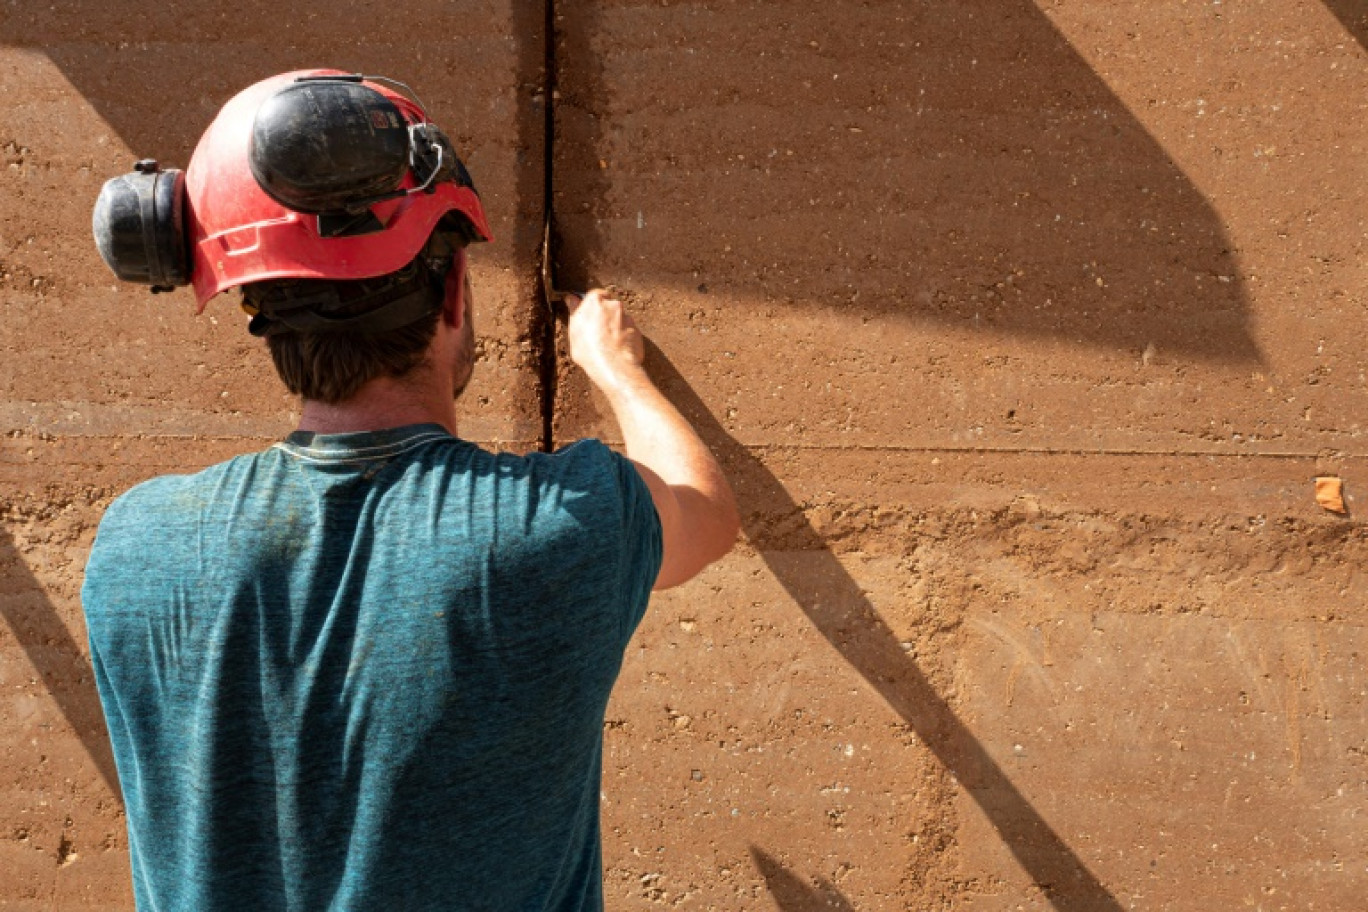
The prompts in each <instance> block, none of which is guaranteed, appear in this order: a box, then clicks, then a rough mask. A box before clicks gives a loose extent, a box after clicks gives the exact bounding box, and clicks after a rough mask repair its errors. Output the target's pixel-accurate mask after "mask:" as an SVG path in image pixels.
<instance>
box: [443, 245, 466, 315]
mask: <svg viewBox="0 0 1368 912" xmlns="http://www.w3.org/2000/svg"><path fill="white" fill-rule="evenodd" d="M465 289H466V255H465V250H464V249H463V248H462V249H458V250H456V251H454V252H453V253H452V254H451V268H450V269H448V270H447V274H446V289H445V292H446V297H445V298H444V299H443V301H442V322H444V323H446V324H447V325H448V326H450V327H451V328H452V329H460V328H461V324H462V323H464V322H465V312H466V307H465Z"/></svg>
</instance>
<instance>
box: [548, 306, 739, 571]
mask: <svg viewBox="0 0 1368 912" xmlns="http://www.w3.org/2000/svg"><path fill="white" fill-rule="evenodd" d="M566 302H567V303H568V304H569V306H570V324H569V337H570V357H571V358H572V359H574V362H575V363H576V364H578V365H579V366H580V368H581V369H582V370H583V371H584V372H585V373H586V374H588V375H589V379H590V380H591V381H592V382H593V384H594V385H595V386H597V387H598V388H599V390H600V391H601V392H602V393H603V394H604V395H605V396H606V397H607V398H608V405H609V407H610V408H612V410H613V416H614V417H615V418H617V421H618V426H619V427H621V428H622V439H623V442H624V443H625V444H626V447H627V458H628V459H630V460H632V463H633V464H634V465H635V466H636V468H637V472H638V473H640V475H641V477H642V479H643V480H644V481H645V482H646V486H647V487H648V488H650V491H651V501H652V502H653V503H654V504H655V508H656V513H657V514H658V515H659V516H660V527H661V533H662V537H663V539H664V545H665V547H664V551H665V555H664V560H663V561H662V563H661V567H660V573H659V575H658V576H657V577H656V581H655V588H657V589H668V588H669V587H671V586H677V585H679V584H680V583H683V582H685V581H687V580H689V579H692V578H693V577H694V576H696V575H697V574H698V572H699V571H700V570H702V569H703V568H704V567H706V566H707V565H708V564H710V563H712V562H713V561H715V560H717V559H718V558H720V557H721V556H722V555H724V554H726V553H727V552H728V551H730V550H731V547H732V545H733V544H735V543H736V534H737V531H738V530H739V528H740V519H739V517H738V516H737V511H736V500H735V498H734V497H733V496H732V491H731V486H730V485H728V484H727V479H726V478H725V477H724V476H723V474H722V469H721V468H720V467H719V466H718V465H717V461H716V460H715V459H713V456H712V453H711V452H709V450H708V447H707V446H706V445H705V444H704V443H703V441H702V440H700V439H699V437H698V434H697V433H695V431H694V429H693V428H692V427H690V425H689V423H688V422H687V421H685V420H684V417H683V416H682V415H680V414H679V411H678V410H677V409H676V408H675V407H674V406H673V405H671V404H670V401H669V400H668V399H666V398H665V397H664V396H663V395H661V393H660V391H659V390H658V389H656V387H655V384H653V383H652V382H651V379H650V377H648V376H647V375H646V369H645V367H643V361H644V360H645V339H644V338H643V336H642V335H641V331H640V330H638V329H637V328H636V323H635V322H633V320H632V318H631V317H630V316H628V314H627V313H626V312H625V311H624V310H623V309H622V304H621V303H620V302H618V301H615V300H613V299H611V298H608V297H606V296H605V295H604V294H603V292H602V291H599V290H594V291H591V292H589V293H588V294H587V295H585V296H584V298H583V299H582V300H576V299H575V298H574V297H573V296H567V298H566Z"/></svg>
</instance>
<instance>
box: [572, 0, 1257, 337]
mask: <svg viewBox="0 0 1368 912" xmlns="http://www.w3.org/2000/svg"><path fill="white" fill-rule="evenodd" d="M713 7H714V5H703V6H702V8H700V5H697V4H684V5H682V6H681V5H675V7H672V8H670V9H662V10H660V11H659V12H658V13H657V12H651V11H648V10H647V9H646V8H645V7H642V6H639V5H630V4H620V3H617V2H615V0H584V2H582V3H576V4H574V15H573V16H570V15H567V16H566V17H565V20H564V22H563V23H562V24H561V28H560V30H559V35H558V37H559V43H560V51H559V53H558V55H557V58H558V60H561V61H564V63H563V64H562V65H561V66H560V67H559V69H560V72H559V73H558V85H559V86H560V88H561V92H562V102H561V103H560V104H559V105H558V106H557V112H556V143H555V156H556V173H557V187H556V188H555V194H554V200H555V208H556V213H557V220H558V223H559V225H560V227H561V229H562V231H563V233H564V236H563V243H562V244H561V245H560V248H559V249H560V251H561V254H562V256H563V260H564V262H563V263H560V264H558V268H559V270H560V272H561V273H563V278H564V280H565V282H566V283H567V285H568V286H573V287H591V286H593V285H594V284H601V283H602V282H604V281H619V282H627V283H628V284H632V283H631V282H629V281H628V280H627V278H625V277H635V279H634V280H640V279H642V278H645V277H649V279H650V281H652V282H659V283H666V284H669V285H672V286H674V287H676V288H678V289H679V290H681V291H684V292H687V293H690V294H692V293H693V292H694V290H695V287H697V289H698V292H700V293H703V294H711V295H715V296H717V298H720V299H723V300H726V301H727V302H728V303H727V305H726V307H727V309H728V310H731V311H738V310H740V311H742V312H745V311H746V310H747V309H756V310H760V311H762V312H764V311H767V310H769V309H770V308H771V306H772V305H775V304H780V305H789V306H799V307H828V308H831V309H833V310H836V311H853V312H855V313H858V314H861V315H869V314H878V315H889V316H894V317H897V318H900V319H904V320H907V321H912V322H916V323H931V324H934V325H944V326H950V327H957V328H964V329H968V330H971V331H975V332H987V333H996V334H1001V333H1007V334H1012V335H1016V336H1021V337H1026V338H1045V339H1060V340H1064V341H1067V342H1070V343H1075V344H1077V343H1082V344H1085V345H1090V346H1095V347H1102V348H1106V349H1117V348H1120V349H1123V350H1128V351H1129V350H1134V351H1136V352H1139V351H1142V350H1144V349H1146V347H1147V345H1154V346H1156V347H1157V349H1159V350H1162V351H1169V352H1181V353H1184V354H1186V355H1188V356H1191V357H1195V358H1200V359H1203V360H1206V361H1210V362H1215V363H1236V364H1248V363H1256V364H1257V363H1261V362H1262V361H1263V355H1262V353H1261V351H1260V350H1259V347H1258V344H1257V342H1256V340H1255V338H1254V335H1253V332H1252V325H1251V317H1250V308H1249V302H1248V300H1247V294H1246V290H1245V285H1244V281H1243V279H1242V277H1241V275H1240V267H1239V263H1238V259H1237V251H1236V250H1234V249H1233V242H1232V241H1231V240H1230V238H1229V237H1228V235H1227V233H1226V229H1225V225H1224V223H1223V221H1222V218H1221V216H1220V214H1219V213H1218V212H1217V211H1216V210H1215V209H1214V208H1213V206H1212V205H1211V204H1210V202H1208V201H1207V199H1206V198H1205V197H1204V196H1203V194H1202V192H1201V190H1200V189H1199V188H1198V187H1197V186H1196V185H1195V184H1194V183H1193V182H1192V180H1191V179H1190V178H1188V176H1187V175H1186V174H1184V173H1183V171H1182V170H1181V169H1180V168H1179V167H1178V165H1177V164H1175V162H1174V160H1173V159H1172V158H1171V157H1170V156H1169V154H1168V153H1167V152H1166V151H1165V149H1164V148H1163V147H1162V146H1161V145H1160V144H1159V142H1157V141H1156V139H1155V138H1154V136H1153V135H1151V134H1150V132H1149V131H1148V129H1147V128H1146V127H1145V125H1144V124H1143V123H1141V121H1140V120H1139V119H1138V118H1137V117H1136V116H1135V114H1133V113H1132V112H1131V110H1130V108H1129V107H1127V105H1126V104H1125V103H1124V102H1123V101H1122V100H1121V99H1120V98H1119V97H1117V95H1116V94H1115V93H1114V92H1112V90H1111V89H1110V88H1109V87H1108V86H1107V84H1106V82H1105V81H1104V80H1103V79H1102V78H1100V77H1099V75H1098V74H1097V72H1095V71H1094V69H1093V68H1092V66H1091V65H1090V64H1089V63H1088V62H1087V61H1086V60H1085V59H1084V58H1083V57H1082V56H1080V54H1079V53H1078V52H1077V51H1076V50H1075V49H1074V47H1073V46H1072V45H1071V44H1070V42H1069V41H1068V39H1067V38H1066V37H1065V36H1064V35H1063V34H1062V33H1061V32H1060V31H1059V30H1058V29H1057V28H1056V27H1055V26H1054V24H1053V23H1052V22H1051V21H1050V20H1049V18H1048V17H1047V16H1046V15H1045V14H1044V13H1043V12H1041V10H1040V8H1039V6H1038V4H1037V3H1036V2H1035V0H994V2H989V0H924V2H918V3H915V4H914V3H905V2H896V0H894V2H890V0H873V2H870V0H791V2H787V3H782V4H766V3H761V2H740V3H737V4H734V5H733V4H727V5H725V8H724V9H715V8H713ZM643 270H647V272H646V274H645V275H643ZM703 277H706V284H705V285H704V286H699V285H698V283H699V281H700V278H703Z"/></svg>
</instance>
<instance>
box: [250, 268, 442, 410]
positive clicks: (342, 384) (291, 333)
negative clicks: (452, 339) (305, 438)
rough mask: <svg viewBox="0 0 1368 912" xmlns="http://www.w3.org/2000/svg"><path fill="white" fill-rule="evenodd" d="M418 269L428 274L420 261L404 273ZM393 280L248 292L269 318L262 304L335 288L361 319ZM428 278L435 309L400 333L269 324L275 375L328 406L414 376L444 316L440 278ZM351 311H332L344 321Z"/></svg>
mask: <svg viewBox="0 0 1368 912" xmlns="http://www.w3.org/2000/svg"><path fill="white" fill-rule="evenodd" d="M415 265H417V266H418V268H420V269H423V270H425V271H426V269H427V267H426V265H425V264H422V263H421V262H418V263H414V264H410V265H409V266H408V267H405V270H402V272H407V271H408V270H410V269H412V268H414V266H415ZM396 275H397V274H396ZM389 279H390V277H388V276H385V277H381V278H379V279H369V280H362V281H328V280H321V279H318V280H314V279H310V280H289V281H284V280H282V281H267V282H260V283H256V284H253V285H250V286H247V287H246V288H244V289H243V293H244V297H245V303H246V304H247V305H248V306H249V308H250V309H252V310H257V309H261V311H262V313H263V315H264V314H266V313H268V308H269V305H267V307H266V308H263V307H262V305H263V304H265V303H266V302H268V301H271V300H276V301H279V300H281V299H282V298H284V299H285V300H287V301H288V300H289V299H290V298H299V297H314V296H316V295H319V294H320V293H326V292H327V291H329V290H330V289H331V290H335V291H337V293H338V294H337V297H338V299H340V300H342V301H347V300H359V301H360V306H361V308H362V309H361V310H360V312H353V314H354V315H355V316H361V315H362V314H364V313H365V312H366V310H365V308H366V302H367V299H368V298H370V297H372V296H373V294H374V291H375V289H376V288H377V287H383V286H384V283H385V282H386V281H387V280H389ZM429 279H430V280H431V281H432V282H433V288H432V295H433V298H434V306H433V307H431V308H430V309H429V311H428V312H427V313H425V314H423V315H422V316H420V317H419V318H418V319H417V320H415V321H413V322H411V323H408V324H407V325H405V326H400V327H398V328H396V329H385V330H380V331H376V330H373V329H362V328H356V329H349V328H347V327H346V326H345V325H343V326H338V327H335V328H334V327H328V328H326V329H323V330H320V331H309V330H307V329H295V328H291V327H289V326H288V325H286V324H285V323H283V322H281V321H272V320H269V319H267V320H266V322H267V323H268V324H269V329H266V330H264V331H262V333H261V334H264V335H265V336H266V344H267V346H268V347H269V348H270V351H271V360H272V361H274V362H275V368H276V373H278V374H279V375H280V379H281V380H282V381H283V382H284V383H285V386H286V387H287V388H288V389H289V390H290V392H292V393H295V394H296V395H299V396H302V397H304V398H305V399H312V400H315V401H318V402H324V403H327V404H329V405H336V404H337V403H340V402H345V401H346V400H348V399H350V398H352V397H353V396H355V395H356V393H357V391H358V390H360V389H361V387H362V386H364V385H365V384H366V383H368V382H369V381H371V380H373V379H375V378H376V377H394V378H403V377H405V376H407V375H408V374H410V373H412V372H413V371H414V370H416V369H418V368H419V365H421V364H422V363H423V357H424V355H425V354H426V353H427V350H428V346H429V345H431V343H432V339H433V336H434V335H435V334H436V332H437V321H438V320H439V319H440V318H441V314H442V296H443V295H442V290H443V286H442V284H441V277H440V276H435V275H431V276H429ZM282 293H283V294H282ZM347 311H348V308H346V307H345V306H344V307H343V308H342V309H341V310H340V311H339V310H333V311H332V312H331V314H330V317H333V318H337V317H345V316H347V315H348V313H347ZM258 319H266V317H265V316H263V317H259V318H258ZM254 331H256V330H254Z"/></svg>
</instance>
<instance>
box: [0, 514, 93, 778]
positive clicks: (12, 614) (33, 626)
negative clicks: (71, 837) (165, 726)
mask: <svg viewBox="0 0 1368 912" xmlns="http://www.w3.org/2000/svg"><path fill="white" fill-rule="evenodd" d="M0 615H2V616H3V617H4V619H5V622H6V623H7V624H8V625H9V628H10V631H11V632H12V633H13V634H14V637H15V639H16V640H18V641H19V645H20V646H21V647H23V650H24V652H25V654H27V655H28V658H29V661H30V662H32V663H33V667H34V669H35V670H37V672H38V675H39V676H40V677H41V678H42V680H43V685H44V686H45V687H46V688H47V691H48V693H50V694H51V695H52V698H53V700H55V701H56V702H57V706H58V708H59V709H61V711H62V715H64V716H65V717H66V720H67V723H68V724H69V725H70V726H71V728H72V730H73V731H74V732H75V733H76V737H78V738H80V739H81V743H82V744H83V745H85V749H86V752H87V753H88V754H90V759H91V760H93V761H94V763H95V767H96V769H98V770H99V773H100V778H101V779H103V780H104V781H105V785H106V786H108V787H109V790H110V791H112V792H113V793H114V794H115V795H118V794H119V778H118V774H117V773H116V772H115V769H114V754H113V751H112V749H111V748H110V744H109V731H108V729H107V728H105V721H104V713H103V711H102V710H101V708H100V697H99V694H98V693H97V692H96V690H95V674H94V671H93V669H92V668H91V667H90V660H89V659H87V658H86V655H85V651H84V650H82V649H81V647H80V645H79V644H77V642H76V640H75V638H74V637H72V635H71V633H70V631H68V630H67V627H66V624H64V623H62V619H61V618H60V617H58V616H57V610H56V609H55V608H54V607H53V606H52V602H50V601H49V600H48V597H47V595H46V594H44V592H43V587H42V586H40V585H39V584H38V581H37V580H36V579H34V577H33V574H32V573H31V572H30V571H29V569H28V567H27V566H26V565H25V564H24V561H23V558H21V557H20V556H19V553H18V551H17V550H15V547H14V542H13V540H12V539H11V538H10V536H9V533H8V532H6V531H5V530H4V529H3V528H0Z"/></svg>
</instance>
